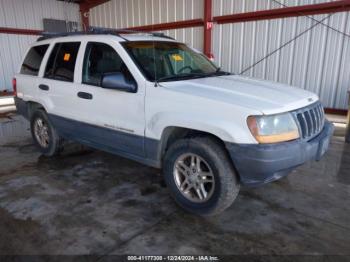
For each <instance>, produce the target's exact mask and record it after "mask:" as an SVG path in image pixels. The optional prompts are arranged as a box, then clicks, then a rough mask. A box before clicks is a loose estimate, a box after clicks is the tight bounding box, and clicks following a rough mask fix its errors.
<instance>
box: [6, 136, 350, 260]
mask: <svg viewBox="0 0 350 262" xmlns="http://www.w3.org/2000/svg"><path fill="white" fill-rule="evenodd" d="M342 132H343V131H342V130H340V133H342ZM338 133H339V130H338ZM343 141H344V139H343V138H341V137H334V138H333V140H332V142H331V147H330V150H329V152H328V154H327V155H326V156H325V157H324V158H323V160H322V161H321V162H318V163H308V164H306V165H304V166H302V167H300V168H298V169H297V170H296V171H294V172H293V173H292V174H290V175H289V176H288V177H286V178H284V179H282V180H280V181H277V182H275V183H271V184H268V185H266V186H264V187H261V188H255V189H242V190H241V193H240V194H239V196H238V198H237V200H236V201H235V202H234V204H233V205H232V206H231V207H230V208H229V209H228V210H227V211H226V212H224V213H223V214H221V215H219V216H216V217H211V218H201V217H195V216H192V215H189V214H186V213H185V212H183V211H182V210H181V209H180V208H178V207H177V206H176V205H175V204H174V202H173V200H172V199H171V198H170V197H169V194H168V192H167V188H166V187H165V186H164V183H163V181H162V178H161V175H160V171H158V170H155V169H152V168H148V167H146V166H143V165H140V164H137V163H134V162H132V161H129V160H125V159H123V158H119V157H117V156H113V155H110V154H107V153H103V152H100V151H94V150H78V149H76V146H73V145H72V146H71V148H70V149H69V150H67V152H65V154H64V155H63V156H60V157H57V158H53V159H48V158H45V157H42V156H40V155H39V154H38V151H37V150H36V149H35V147H34V146H33V145H32V142H31V140H30V139H28V138H27V139H25V140H23V141H16V142H13V141H12V142H10V143H3V145H1V146H0V156H1V157H0V236H1V237H0V254H1V255H3V254H26V255H28V254H97V255H109V254H142V255H146V254H148V255H155V254H193V255H195V254H198V255H203V254H206V255H209V254H215V255H218V254H254V255H261V254H264V255H276V254H279V255H286V254H293V255H300V254H303V255H310V254H327V255H350V248H349V247H350V223H349V221H350V219H349V217H350V145H346V144H344V142H343Z"/></svg>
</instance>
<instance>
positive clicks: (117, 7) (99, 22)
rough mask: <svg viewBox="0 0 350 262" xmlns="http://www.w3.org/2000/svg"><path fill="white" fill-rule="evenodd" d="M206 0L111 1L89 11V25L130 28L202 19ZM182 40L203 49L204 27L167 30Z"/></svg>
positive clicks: (167, 32) (169, 33) (168, 33)
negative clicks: (204, 0)
mask: <svg viewBox="0 0 350 262" xmlns="http://www.w3.org/2000/svg"><path fill="white" fill-rule="evenodd" d="M203 3H204V2H203V0H111V1H109V2H107V3H105V4H103V5H100V6H97V7H95V8H93V9H92V10H91V11H90V25H91V26H97V27H108V28H128V27H136V26H144V25H150V24H159V23H168V22H176V21H183V20H190V19H198V18H202V17H203V13H204V11H203V8H204V6H203ZM164 33H166V34H167V35H170V36H172V37H174V38H176V39H178V40H180V41H183V42H186V43H187V44H189V45H191V46H193V47H195V48H197V49H199V50H203V28H201V27H198V28H186V29H176V30H168V31H165V32H164Z"/></svg>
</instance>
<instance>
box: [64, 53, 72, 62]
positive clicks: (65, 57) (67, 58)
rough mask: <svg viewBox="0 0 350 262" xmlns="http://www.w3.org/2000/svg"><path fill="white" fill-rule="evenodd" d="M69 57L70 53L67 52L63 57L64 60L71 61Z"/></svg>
mask: <svg viewBox="0 0 350 262" xmlns="http://www.w3.org/2000/svg"><path fill="white" fill-rule="evenodd" d="M69 59H70V54H68V53H65V54H64V57H63V60H64V61H66V62H67V61H69Z"/></svg>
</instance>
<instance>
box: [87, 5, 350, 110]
mask: <svg viewBox="0 0 350 262" xmlns="http://www.w3.org/2000/svg"><path fill="white" fill-rule="evenodd" d="M325 2H331V1H326V0H278V1H274V0H213V16H221V15H228V14H237V13H245V12H253V11H259V10H268V9H274V8H282V7H285V6H297V5H309V4H318V3H325ZM203 3H204V1H203V0H111V1H109V2H107V3H105V4H102V5H99V6H97V7H95V8H93V9H91V11H90V25H91V26H98V27H108V28H128V27H135V26H144V25H151V24H159V23H167V22H174V21H183V20H189V19H196V18H201V19H203V14H204V10H203V9H204V4H203ZM328 16H329V17H328ZM322 19H324V21H323V22H322V24H317V23H318V22H317V21H316V20H322ZM315 24H317V25H316V26H315V27H314V28H313V29H311V30H310V31H308V32H307V33H305V34H302V35H301V36H300V37H298V38H296V39H295V40H294V41H292V42H291V43H290V44H288V45H286V46H285V47H283V48H281V49H280V50H278V51H277V52H275V53H274V54H273V55H270V56H268V54H270V53H271V52H273V51H275V50H276V49H278V48H279V47H281V46H282V45H283V44H284V43H286V42H288V41H290V40H291V39H293V38H295V37H296V36H297V35H299V34H300V33H302V32H303V31H306V30H307V29H308V28H310V27H312V26H313V25H315ZM327 26H329V27H332V28H333V29H335V30H333V29H331V28H329V27H327ZM337 31H340V32H344V33H346V34H348V35H350V20H349V12H341V13H334V14H324V15H315V16H309V17H308V16H300V17H292V18H281V19H273V20H262V21H253V22H243V23H231V24H214V26H213V37H212V53H213V54H214V58H215V62H216V63H217V64H218V65H219V66H221V67H222V68H223V69H224V70H227V71H230V72H233V73H236V74H243V75H246V76H251V77H257V78H261V79H266V80H272V81H278V82H281V83H285V84H289V85H294V86H297V87H301V88H304V89H306V90H310V91H312V92H315V93H317V94H318V95H319V96H320V98H321V101H322V102H323V104H324V106H325V107H327V108H337V109H346V108H347V90H348V89H349V88H350V66H349V62H348V61H350V42H349V41H350V38H349V36H345V35H344V34H341V33H339V32H337ZM165 33H167V34H169V35H170V36H172V37H175V38H176V39H177V40H179V41H182V42H186V43H187V44H189V45H191V46H193V47H195V48H197V49H200V50H202V49H203V28H202V27H196V28H186V29H176V30H170V31H166V32H165ZM266 56H268V57H267V58H266V59H263V60H262V61H261V62H260V63H258V64H256V65H255V66H253V67H251V68H250V66H251V65H253V64H255V63H256V62H257V61H259V60H261V59H262V58H264V57H266ZM248 68H250V69H248Z"/></svg>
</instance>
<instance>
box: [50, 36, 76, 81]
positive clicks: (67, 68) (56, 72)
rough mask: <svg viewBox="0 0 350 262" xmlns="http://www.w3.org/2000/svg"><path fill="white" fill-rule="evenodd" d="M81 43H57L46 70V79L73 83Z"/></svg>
mask: <svg viewBox="0 0 350 262" xmlns="http://www.w3.org/2000/svg"><path fill="white" fill-rule="evenodd" d="M79 47H80V42H67V43H57V44H56V45H55V47H54V48H53V50H52V52H51V54H50V58H49V60H48V62H47V65H46V69H45V77H46V78H51V79H55V80H61V81H68V82H73V79H74V69H75V62H76V60H77V56H78V51H79Z"/></svg>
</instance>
